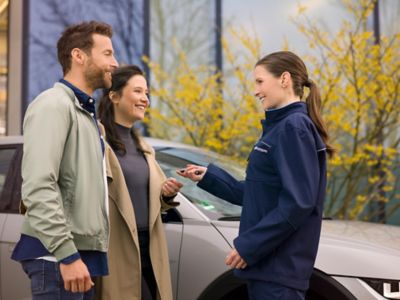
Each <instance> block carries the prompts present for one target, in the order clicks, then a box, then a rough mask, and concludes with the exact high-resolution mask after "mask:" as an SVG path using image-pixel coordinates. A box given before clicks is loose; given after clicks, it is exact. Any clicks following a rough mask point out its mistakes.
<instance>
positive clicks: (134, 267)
mask: <svg viewBox="0 0 400 300" xmlns="http://www.w3.org/2000/svg"><path fill="white" fill-rule="evenodd" d="M141 144H142V147H143V149H144V150H145V153H144V155H145V158H146V160H147V164H148V166H149V174H150V178H149V231H150V259H151V263H152V266H153V271H154V276H155V279H156V282H157V286H158V296H157V299H159V300H172V297H173V296H172V287H171V277H170V268H169V259H168V249H167V242H166V237H165V233H164V227H163V223H162V221H161V215H160V212H161V210H163V209H168V208H171V207H174V206H177V205H178V203H176V202H172V203H168V204H166V203H165V202H164V201H162V199H161V186H162V183H163V182H164V181H165V179H166V177H165V175H164V173H163V171H162V170H161V168H160V166H159V165H158V163H157V162H156V160H155V154H154V149H153V148H152V147H151V146H149V145H147V144H146V143H145V142H144V141H143V140H142V139H141ZM133 167H134V166H133ZM106 170H107V177H108V195H109V204H110V205H109V213H110V244H109V251H108V260H109V261H108V263H109V275H108V276H104V277H101V278H98V279H97V280H96V282H95V289H96V295H95V299H101V300H106V299H107V300H109V299H113V300H125V299H127V300H128V299H132V300H133V299H135V300H140V299H141V263H140V252H139V251H140V250H139V249H140V248H139V242H138V235H137V228H136V220H135V212H134V209H133V205H132V202H131V198H130V196H129V191H128V188H127V186H126V184H125V180H124V177H123V173H122V169H121V167H120V165H119V162H118V158H117V157H116V155H115V153H114V152H113V151H112V149H111V148H110V146H109V145H107V146H106Z"/></svg>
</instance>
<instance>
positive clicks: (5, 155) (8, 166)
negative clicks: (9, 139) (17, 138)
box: [0, 144, 22, 213]
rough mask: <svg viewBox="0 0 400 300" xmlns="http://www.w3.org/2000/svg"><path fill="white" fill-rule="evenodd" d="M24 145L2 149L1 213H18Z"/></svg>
mask: <svg viewBox="0 0 400 300" xmlns="http://www.w3.org/2000/svg"><path fill="white" fill-rule="evenodd" d="M21 160H22V144H20V145H17V146H7V147H4V148H3V147H2V148H0V213H1V212H5V213H18V212H19V205H20V200H21V184H22V177H21Z"/></svg>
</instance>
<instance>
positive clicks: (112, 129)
mask: <svg viewBox="0 0 400 300" xmlns="http://www.w3.org/2000/svg"><path fill="white" fill-rule="evenodd" d="M136 75H140V76H144V73H143V71H142V70H141V69H140V68H139V67H138V66H135V65H126V66H123V67H119V68H118V69H116V70H115V71H114V73H113V75H112V85H111V88H109V89H105V90H104V91H103V96H102V98H101V99H100V103H99V119H100V121H101V123H102V124H103V125H104V128H105V130H106V139H107V142H108V143H109V144H110V146H111V148H112V149H113V150H114V151H116V152H119V153H121V154H123V155H125V154H126V147H125V145H124V143H123V142H122V141H121V138H120V136H119V135H118V132H117V129H116V125H115V116H114V104H113V102H112V101H111V99H110V92H114V93H116V94H117V95H118V96H120V97H121V96H122V90H123V89H124V87H125V86H126V84H127V83H128V81H129V79H131V78H132V77H133V76H136ZM131 135H132V138H133V140H134V141H135V144H136V148H137V149H138V150H139V151H141V152H143V151H144V150H143V148H142V145H141V144H140V141H139V134H138V132H137V131H136V130H135V129H134V128H133V129H132V131H131Z"/></svg>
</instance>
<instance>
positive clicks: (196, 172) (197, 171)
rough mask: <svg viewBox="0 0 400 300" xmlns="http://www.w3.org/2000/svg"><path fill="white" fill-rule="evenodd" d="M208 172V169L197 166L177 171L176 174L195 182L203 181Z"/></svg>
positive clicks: (188, 166) (189, 166)
mask: <svg viewBox="0 0 400 300" xmlns="http://www.w3.org/2000/svg"><path fill="white" fill-rule="evenodd" d="M206 172H207V168H206V167H202V166H196V165H187V166H186V168H185V169H180V170H177V171H176V173H178V174H179V175H181V176H182V177H186V178H189V179H190V180H192V181H195V182H197V181H200V180H202V179H203V177H204V174H206Z"/></svg>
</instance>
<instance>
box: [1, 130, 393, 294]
mask: <svg viewBox="0 0 400 300" xmlns="http://www.w3.org/2000/svg"><path fill="white" fill-rule="evenodd" d="M147 142H148V143H149V144H151V145H152V146H153V147H154V148H155V150H156V158H157V160H158V162H159V164H160V166H161V168H162V169H163V170H164V172H165V173H166V175H167V176H173V177H177V178H178V177H179V176H177V175H176V170H177V169H180V168H182V167H185V166H186V164H188V163H193V164H199V165H207V164H208V163H210V162H213V163H215V164H217V165H219V166H221V167H223V168H225V169H226V170H228V171H229V172H230V173H231V174H232V175H234V176H235V177H237V178H238V179H243V178H244V176H245V171H244V168H242V167H241V166H240V165H239V164H237V163H235V162H234V161H232V160H231V159H229V158H226V157H224V156H221V155H217V154H215V153H213V152H210V151H207V150H202V149H199V148H196V147H192V146H188V145H183V144H179V143H175V142H168V141H163V140H158V139H151V138H148V139H147ZM22 143H23V140H22V137H3V138H1V139H0V189H1V196H0V266H1V270H0V300H22V299H30V288H29V280H28V278H27V276H26V275H25V274H24V273H23V271H22V269H21V267H20V265H19V264H18V263H17V262H15V261H12V260H11V259H10V255H11V252H12V251H13V248H14V246H15V244H16V242H17V241H18V239H19V236H20V226H21V224H22V221H23V218H24V216H23V215H22V214H20V213H19V204H20V198H21V191H20V186H21V174H20V172H21V171H20V162H21V157H22ZM38 163H40V162H38ZM179 180H180V181H182V182H183V183H184V184H185V185H184V187H183V188H182V190H181V192H180V193H179V194H178V196H177V198H176V200H177V201H179V202H180V206H178V207H177V208H173V209H170V210H168V211H167V212H164V213H163V214H162V219H163V222H164V225H165V230H166V235H167V241H168V249H169V258H170V265H171V275H172V284H173V293H174V298H175V299H178V300H191V299H200V300H228V299H229V300H239V299H240V300H242V299H243V300H246V299H248V297H247V291H246V284H245V282H243V281H242V280H239V279H238V278H236V277H234V276H233V273H232V270H231V269H229V268H228V267H227V266H226V265H225V264H224V259H225V257H226V255H227V253H228V252H229V250H230V249H231V248H232V245H233V243H232V241H233V239H234V238H235V237H236V236H237V234H238V228H239V219H240V212H241V208H240V207H239V206H236V205H233V204H230V203H227V202H225V201H223V200H222V199H219V198H217V197H214V196H212V195H210V194H209V193H207V192H205V191H203V190H201V189H200V188H198V187H197V186H196V184H194V183H193V182H191V181H189V180H187V179H185V178H182V177H179ZM399 282H400V228H399V227H397V226H390V225H384V224H372V223H367V222H360V221H343V220H332V219H324V220H323V225H322V233H321V239H320V245H319V250H318V255H317V259H316V263H315V268H314V272H313V274H312V277H311V280H310V289H309V291H308V292H307V296H306V299H308V300H314V299H335V300H338V299H344V300H346V299H362V300H368V299H387V298H389V299H400V293H399ZM384 296H386V298H384Z"/></svg>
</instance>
